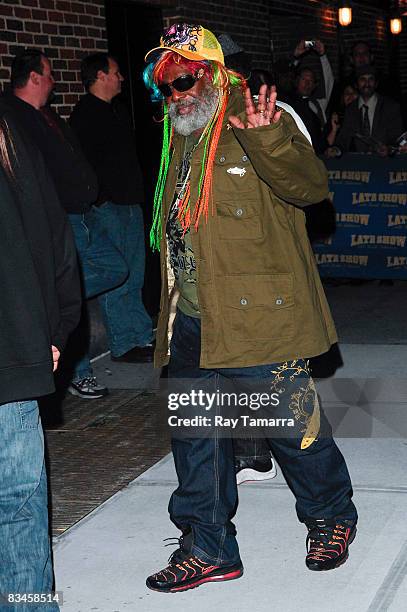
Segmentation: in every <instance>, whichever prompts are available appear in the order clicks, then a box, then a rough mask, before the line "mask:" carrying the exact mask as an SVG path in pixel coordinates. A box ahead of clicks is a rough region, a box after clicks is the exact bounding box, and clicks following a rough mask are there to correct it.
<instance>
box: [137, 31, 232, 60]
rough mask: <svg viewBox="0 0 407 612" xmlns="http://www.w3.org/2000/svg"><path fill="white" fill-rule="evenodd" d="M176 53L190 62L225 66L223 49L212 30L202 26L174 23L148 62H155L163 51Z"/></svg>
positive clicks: (147, 57) (146, 58)
mask: <svg viewBox="0 0 407 612" xmlns="http://www.w3.org/2000/svg"><path fill="white" fill-rule="evenodd" d="M165 50H168V51H175V52H176V53H178V54H179V55H182V57H185V58H186V59H189V60H213V61H215V62H219V63H220V64H222V65H225V60H224V57H223V51H222V47H221V46H220V43H219V41H218V39H217V38H216V36H215V35H214V34H212V32H211V31H210V30H206V29H205V28H203V27H202V26H200V25H191V24H188V23H174V25H172V26H170V27H169V28H168V29H167V30H165V32H164V34H163V36H162V37H161V39H160V46H159V47H155V48H154V49H151V51H149V52H148V53H147V55H146V57H145V61H146V62H151V61H155V60H156V59H158V56H159V55H160V53H162V51H165Z"/></svg>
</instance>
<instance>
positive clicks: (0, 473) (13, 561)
mask: <svg viewBox="0 0 407 612" xmlns="http://www.w3.org/2000/svg"><path fill="white" fill-rule="evenodd" d="M0 438H1V442H0V542H1V544H0V594H1V596H2V597H5V596H7V594H25V593H27V594H32V593H39V594H49V593H51V589H52V585H53V573H52V561H51V550H50V542H49V535H48V507H47V479H46V472H45V462H44V436H43V431H42V425H41V420H40V416H39V412H38V405H37V402H36V401H24V402H12V403H9V404H3V405H2V406H0ZM2 605H4V610H7V611H10V612H12V611H15V612H34V611H36V610H38V611H41V612H57V611H58V610H59V606H58V605H57V604H56V603H48V604H47V603H45V604H44V603H42V604H38V606H36V605H35V604H29V605H28V604H27V605H26V604H24V603H21V604H16V605H15V606H13V605H8V604H7V606H6V605H5V604H0V610H3V607H2Z"/></svg>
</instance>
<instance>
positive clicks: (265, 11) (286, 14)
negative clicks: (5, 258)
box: [0, 0, 407, 115]
mask: <svg viewBox="0 0 407 612" xmlns="http://www.w3.org/2000/svg"><path fill="white" fill-rule="evenodd" d="M128 1H130V0H128ZM133 2H134V3H135V4H137V3H140V4H151V5H155V6H160V7H162V10H163V17H164V22H165V25H169V24H170V23H173V22H174V21H177V20H185V21H187V22H188V21H189V22H191V23H202V24H203V25H206V26H207V27H208V28H210V29H211V30H213V31H214V32H217V33H220V32H225V31H227V32H229V33H230V34H231V35H232V37H233V38H235V40H236V41H237V42H238V43H239V44H241V45H242V46H243V47H244V48H245V49H246V50H247V51H248V52H249V53H250V54H251V56H252V58H253V64H254V65H255V66H257V67H263V68H270V67H271V63H272V60H273V59H274V60H276V59H278V58H280V57H282V56H283V57H284V56H286V55H288V54H289V53H291V52H292V50H293V48H294V47H295V44H296V43H297V42H298V40H299V39H300V38H301V37H305V38H313V37H319V38H321V39H322V40H323V42H324V43H325V44H326V47H327V52H328V55H329V58H330V60H331V63H332V65H333V68H334V71H335V72H336V73H337V72H338V65H339V47H340V46H341V47H342V50H343V51H346V52H347V51H349V49H350V47H351V45H352V42H354V41H355V40H358V39H367V40H373V41H375V46H376V62H377V63H378V65H379V67H380V68H381V69H382V70H384V71H385V72H389V65H390V62H391V58H392V55H391V52H392V49H393V51H394V50H395V49H396V50H397V47H399V53H396V55H398V56H399V61H400V66H399V75H400V81H401V84H402V87H403V90H404V92H405V93H406V94H407V18H406V17H404V20H403V25H404V30H403V32H402V34H401V35H400V36H399V37H398V39H397V42H395V41H394V40H392V38H391V36H389V34H388V29H387V21H386V11H385V9H384V8H383V6H384V5H383V2H380V1H379V0H354V2H353V22H352V24H351V25H350V26H349V27H348V28H341V30H340V32H339V33H338V29H337V12H336V9H334V8H333V4H334V3H333V2H332V1H328V0H325V1H321V2H314V1H312V0H273V2H270V1H269V0H133ZM24 46H36V47H39V48H42V49H44V50H45V52H46V53H47V55H48V56H49V57H50V59H51V62H52V65H53V68H54V71H55V76H56V80H57V88H56V92H57V94H58V97H57V105H58V107H59V108H58V109H59V111H60V112H61V114H63V115H66V114H68V113H69V110H70V107H71V106H72V105H74V104H75V102H76V101H77V99H78V96H79V95H80V94H81V93H82V91H83V89H82V85H81V84H80V79H79V63H80V59H81V58H82V56H83V55H85V54H87V53H90V52H92V51H99V50H101V51H102V50H105V49H106V46H107V42H106V28H105V10H104V2H103V0H76V1H68V0H0V83H1V82H2V83H3V84H4V83H5V82H7V81H8V78H9V66H10V62H11V58H12V56H13V55H14V54H15V53H16V52H17V51H18V49H19V48H20V47H24Z"/></svg>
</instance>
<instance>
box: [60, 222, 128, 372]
mask: <svg viewBox="0 0 407 612" xmlns="http://www.w3.org/2000/svg"><path fill="white" fill-rule="evenodd" d="M68 217H69V221H70V223H71V227H72V231H73V235H74V238H75V245H76V250H77V253H78V260H79V265H80V269H81V275H82V289H83V292H84V296H85V298H86V299H88V298H92V297H95V296H97V295H100V294H101V293H104V292H106V291H110V290H112V289H114V288H115V287H117V286H118V285H122V284H123V283H124V282H125V280H126V278H127V277H128V275H129V270H128V267H127V264H126V261H125V260H124V258H123V256H122V254H121V253H120V251H119V250H118V249H117V247H116V246H115V245H114V244H113V243H112V241H111V240H109V238H108V237H107V235H106V233H104V232H103V231H101V230H100V229H98V228H94V227H90V224H89V219H88V218H87V217H88V216H87V215H83V214H82V215H68ZM91 375H92V367H91V365H90V357H89V353H88V351H87V350H86V351H85V352H84V354H82V355H81V357H80V358H79V359H78V360H77V361H76V363H75V371H74V374H73V377H72V379H73V381H77V380H81V379H83V378H86V377H88V376H91Z"/></svg>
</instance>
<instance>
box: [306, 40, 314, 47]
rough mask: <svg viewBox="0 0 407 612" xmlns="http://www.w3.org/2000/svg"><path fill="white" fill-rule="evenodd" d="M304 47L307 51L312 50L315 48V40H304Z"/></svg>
mask: <svg viewBox="0 0 407 612" xmlns="http://www.w3.org/2000/svg"><path fill="white" fill-rule="evenodd" d="M304 46H305V48H306V49H312V47H314V46H315V40H304Z"/></svg>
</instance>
